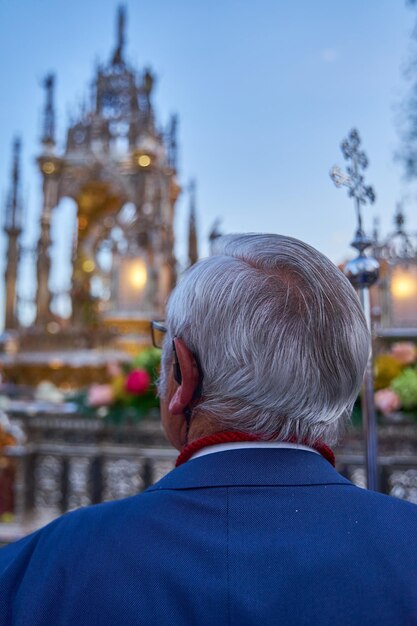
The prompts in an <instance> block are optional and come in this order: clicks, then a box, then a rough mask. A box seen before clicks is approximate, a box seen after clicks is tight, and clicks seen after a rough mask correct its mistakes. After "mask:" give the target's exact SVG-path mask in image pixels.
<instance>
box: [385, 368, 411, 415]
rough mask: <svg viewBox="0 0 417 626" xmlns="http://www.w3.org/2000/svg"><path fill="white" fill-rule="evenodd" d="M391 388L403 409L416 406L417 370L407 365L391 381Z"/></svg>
mask: <svg viewBox="0 0 417 626" xmlns="http://www.w3.org/2000/svg"><path fill="white" fill-rule="evenodd" d="M391 389H393V391H395V393H396V394H397V395H398V397H399V398H400V400H401V404H402V406H403V407H404V409H406V410H408V409H414V408H417V372H416V370H415V369H414V368H411V367H407V368H406V369H405V370H403V371H402V372H401V374H400V375H399V376H397V378H395V379H394V380H393V381H392V382H391Z"/></svg>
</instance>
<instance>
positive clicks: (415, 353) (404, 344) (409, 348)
mask: <svg viewBox="0 0 417 626" xmlns="http://www.w3.org/2000/svg"><path fill="white" fill-rule="evenodd" d="M391 354H392V356H393V357H394V358H396V359H397V361H398V362H399V363H401V364H402V365H410V363H414V362H415V360H416V359H417V349H416V347H415V345H414V344H413V343H410V342H409V341H400V342H398V343H394V344H392V346H391Z"/></svg>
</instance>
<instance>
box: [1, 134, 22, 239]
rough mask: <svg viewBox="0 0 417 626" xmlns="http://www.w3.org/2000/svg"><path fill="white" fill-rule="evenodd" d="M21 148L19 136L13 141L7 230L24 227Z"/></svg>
mask: <svg viewBox="0 0 417 626" xmlns="http://www.w3.org/2000/svg"><path fill="white" fill-rule="evenodd" d="M20 148H21V142H20V139H19V138H18V137H16V138H15V140H14V142H13V164H12V176H11V184H10V191H9V197H8V200H7V205H6V223H5V228H6V231H10V230H13V231H14V230H17V231H19V232H20V230H21V228H22V207H21V203H20Z"/></svg>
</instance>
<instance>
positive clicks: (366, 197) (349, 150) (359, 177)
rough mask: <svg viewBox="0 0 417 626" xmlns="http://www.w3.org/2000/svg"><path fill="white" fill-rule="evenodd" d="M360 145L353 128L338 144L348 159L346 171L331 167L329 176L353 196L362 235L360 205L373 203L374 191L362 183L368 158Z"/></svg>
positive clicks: (350, 196) (359, 232)
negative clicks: (346, 188)
mask: <svg viewBox="0 0 417 626" xmlns="http://www.w3.org/2000/svg"><path fill="white" fill-rule="evenodd" d="M360 145H361V139H360V137H359V133H358V131H357V130H356V129H355V128H354V129H353V130H351V131H350V133H349V135H348V138H347V139H345V140H344V141H342V143H341V146H340V147H341V149H342V153H343V156H344V158H345V160H346V161H348V162H349V161H350V164H349V165H348V166H347V168H346V172H344V171H343V170H341V169H340V167H337V166H334V167H332V169H331V170H330V178H331V179H332V180H333V182H334V184H335V185H336V187H342V186H344V187H348V189H349V191H348V195H349V198H353V199H354V202H355V209H356V216H357V220H358V232H357V234H358V235H360V236H362V237H363V236H364V232H363V227H362V214H361V206H362V205H363V204H366V203H367V202H370V203H371V204H373V203H374V202H375V192H374V190H373V188H372V187H371V186H370V185H365V184H364V177H363V174H362V173H361V171H362V170H364V169H366V168H367V167H368V158H367V156H366V154H365V152H364V151H363V150H361V149H360Z"/></svg>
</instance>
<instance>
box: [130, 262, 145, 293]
mask: <svg viewBox="0 0 417 626" xmlns="http://www.w3.org/2000/svg"><path fill="white" fill-rule="evenodd" d="M146 279H147V274H146V266H145V263H144V262H143V261H142V260H140V259H138V260H137V261H134V263H132V264H131V266H130V272H129V282H130V284H131V285H132V287H133V288H134V289H143V287H144V286H145V285H146Z"/></svg>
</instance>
